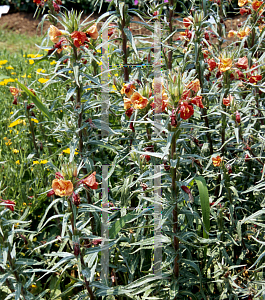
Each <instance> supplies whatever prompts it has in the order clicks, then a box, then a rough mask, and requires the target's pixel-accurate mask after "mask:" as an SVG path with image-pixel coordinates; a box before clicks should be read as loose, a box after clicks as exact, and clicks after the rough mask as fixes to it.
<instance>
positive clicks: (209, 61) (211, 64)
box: [207, 59, 217, 71]
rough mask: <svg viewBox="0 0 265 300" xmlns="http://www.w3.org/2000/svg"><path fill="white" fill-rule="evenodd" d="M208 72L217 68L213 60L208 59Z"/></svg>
mask: <svg viewBox="0 0 265 300" xmlns="http://www.w3.org/2000/svg"><path fill="white" fill-rule="evenodd" d="M207 62H208V65H209V71H212V70H214V69H215V68H216V67H217V63H216V62H215V60H214V59H208V61H207Z"/></svg>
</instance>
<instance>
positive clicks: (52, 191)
mask: <svg viewBox="0 0 265 300" xmlns="http://www.w3.org/2000/svg"><path fill="white" fill-rule="evenodd" d="M54 194H55V192H54V190H51V191H49V192H48V193H47V197H51V196H53V195H54Z"/></svg>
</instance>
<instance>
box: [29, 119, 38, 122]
mask: <svg viewBox="0 0 265 300" xmlns="http://www.w3.org/2000/svg"><path fill="white" fill-rule="evenodd" d="M30 120H31V121H32V122H34V123H39V121H38V120H37V119H33V118H31V119H30Z"/></svg>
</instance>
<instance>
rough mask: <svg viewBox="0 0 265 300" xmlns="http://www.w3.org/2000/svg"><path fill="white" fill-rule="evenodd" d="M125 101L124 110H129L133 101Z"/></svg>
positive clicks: (127, 99) (125, 99)
mask: <svg viewBox="0 0 265 300" xmlns="http://www.w3.org/2000/svg"><path fill="white" fill-rule="evenodd" d="M123 101H124V109H129V108H130V107H131V105H132V102H131V99H129V98H125V97H124V98H123Z"/></svg>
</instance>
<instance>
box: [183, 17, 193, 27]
mask: <svg viewBox="0 0 265 300" xmlns="http://www.w3.org/2000/svg"><path fill="white" fill-rule="evenodd" d="M191 24H192V20H191V19H190V18H184V19H183V25H184V26H185V27H186V28H188V27H190V25H191Z"/></svg>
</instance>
